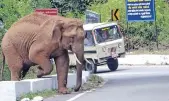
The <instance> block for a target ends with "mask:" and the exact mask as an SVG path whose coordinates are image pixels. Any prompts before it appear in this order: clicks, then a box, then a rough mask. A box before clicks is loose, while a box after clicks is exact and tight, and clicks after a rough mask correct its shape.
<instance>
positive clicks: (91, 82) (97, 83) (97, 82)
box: [18, 75, 104, 101]
mask: <svg viewBox="0 0 169 101" xmlns="http://www.w3.org/2000/svg"><path fill="white" fill-rule="evenodd" d="M103 83H104V80H103V78H101V77H99V76H97V75H91V76H89V78H88V80H87V82H86V83H84V84H83V85H82V87H81V88H80V91H86V90H91V89H94V88H98V87H102V85H103ZM69 91H71V92H73V88H69ZM55 95H57V90H56V89H53V90H44V91H42V92H37V93H28V94H24V95H22V96H21V97H20V98H18V101H20V100H21V99H23V98H29V99H33V98H34V97H36V96H42V97H43V98H48V97H52V96H55Z"/></svg>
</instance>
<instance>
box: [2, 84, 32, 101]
mask: <svg viewBox="0 0 169 101" xmlns="http://www.w3.org/2000/svg"><path fill="white" fill-rule="evenodd" d="M29 92H30V83H29V82H26V81H22V82H19V81H2V82H0V95H1V96H0V101H16V98H17V97H19V96H20V95H21V94H26V93H29Z"/></svg>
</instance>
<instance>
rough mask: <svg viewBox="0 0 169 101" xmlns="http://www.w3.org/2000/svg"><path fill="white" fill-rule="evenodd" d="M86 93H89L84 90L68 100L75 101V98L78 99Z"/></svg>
mask: <svg viewBox="0 0 169 101" xmlns="http://www.w3.org/2000/svg"><path fill="white" fill-rule="evenodd" d="M86 93H87V91H86V92H84V93H80V94H78V95H76V96H74V97H72V98H70V99H69V100H67V101H74V100H76V99H78V98H79V97H81V96H82V95H84V94H86Z"/></svg>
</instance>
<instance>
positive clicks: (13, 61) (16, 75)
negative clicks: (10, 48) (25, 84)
mask: <svg viewBox="0 0 169 101" xmlns="http://www.w3.org/2000/svg"><path fill="white" fill-rule="evenodd" d="M9 57H10V58H9ZM6 61H7V64H8V66H9V70H10V71H11V81H19V80H20V77H21V70H22V67H23V62H22V59H21V58H20V56H18V55H16V54H15V55H14V54H13V55H11V56H10V54H9V55H8V57H7V58H6Z"/></svg>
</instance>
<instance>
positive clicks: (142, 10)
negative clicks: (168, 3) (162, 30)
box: [126, 0, 158, 49]
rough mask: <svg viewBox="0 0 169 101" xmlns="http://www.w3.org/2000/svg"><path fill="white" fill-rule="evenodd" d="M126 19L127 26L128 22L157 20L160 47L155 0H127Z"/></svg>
mask: <svg viewBox="0 0 169 101" xmlns="http://www.w3.org/2000/svg"><path fill="white" fill-rule="evenodd" d="M126 19H127V26H128V22H143V21H153V22H155V34H156V44H157V49H158V40H157V37H158V35H157V25H156V12H155V0H126ZM127 33H128V29H127Z"/></svg>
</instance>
